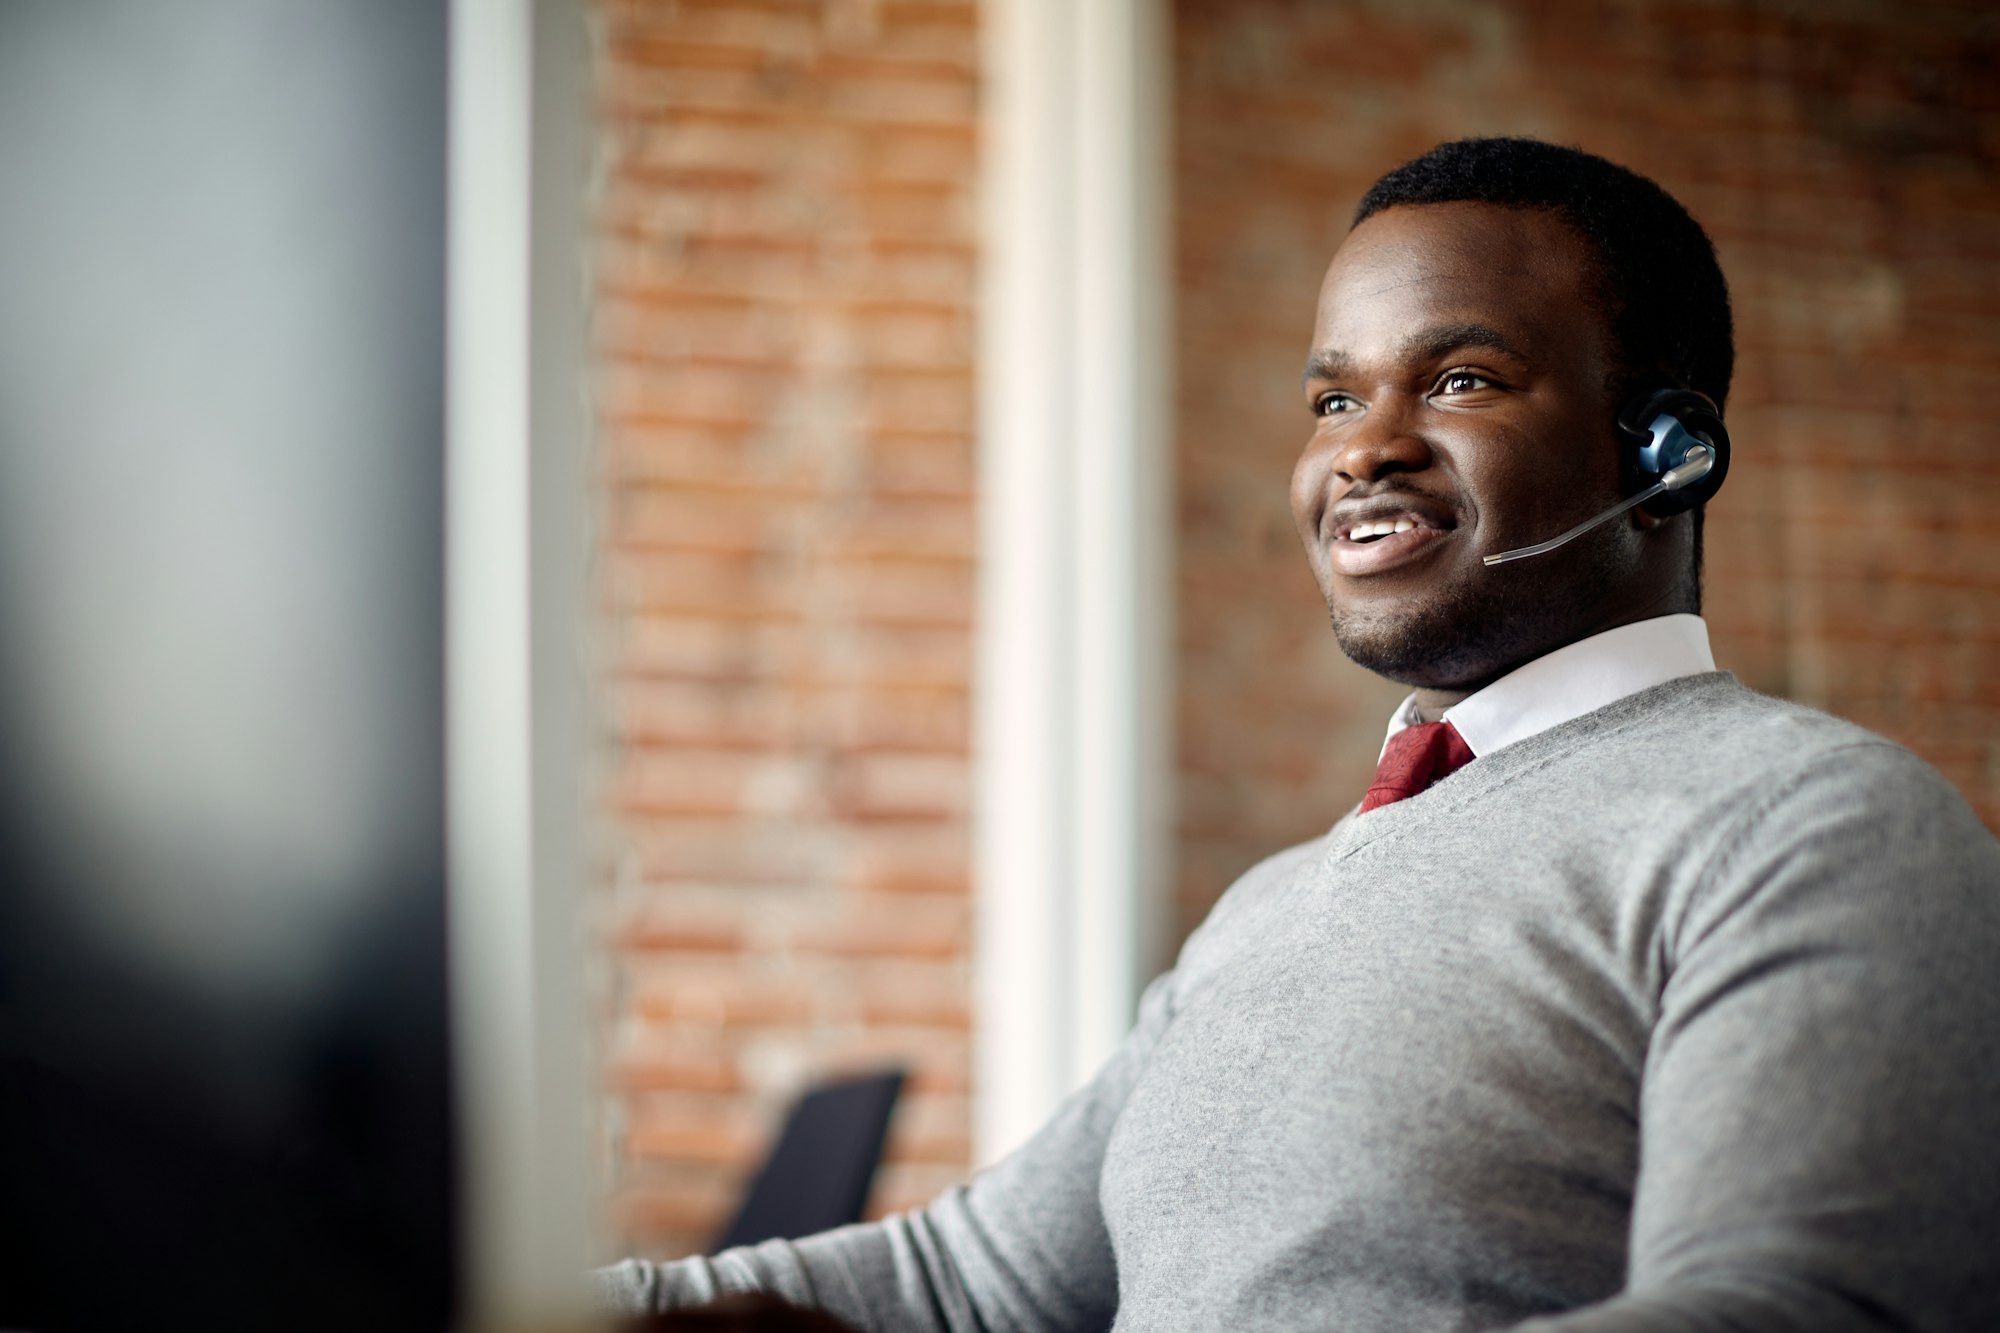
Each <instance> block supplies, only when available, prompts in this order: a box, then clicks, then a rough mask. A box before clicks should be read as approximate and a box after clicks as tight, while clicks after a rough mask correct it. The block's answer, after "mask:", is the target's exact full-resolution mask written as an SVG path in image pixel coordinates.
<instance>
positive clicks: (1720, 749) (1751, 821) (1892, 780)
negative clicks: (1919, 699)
mask: <svg viewBox="0 0 2000 1333" xmlns="http://www.w3.org/2000/svg"><path fill="white" fill-rule="evenodd" d="M1680 698H1681V706H1677V707H1671V708H1667V709H1655V710H1654V711H1653V713H1652V715H1651V717H1650V718H1649V719H1648V725H1647V726H1646V727H1645V729H1644V730H1645V733H1646V741H1647V748H1648V758H1647V760H1646V763H1647V764H1648V766H1649V767H1650V768H1651V769H1652V771H1654V772H1656V773H1659V774H1661V775H1662V782H1663V785H1667V784H1671V785H1674V786H1677V787H1679V788H1680V789H1681V790H1683V791H1687V790H1689V789H1690V788H1694V789H1699V790H1701V791H1702V792H1703V793H1704V794H1705V796H1706V797H1707V799H1706V800H1702V801H1699V802H1697V803H1696V804H1697V805H1698V806H1699V807H1701V809H1700V814H1701V817H1702V818H1704V819H1706V820H1713V821H1715V822H1716V823H1717V824H1718V825H1719V826H1720V828H1722V829H1729V830H1733V831H1734V832H1735V834H1736V835H1737V836H1738V837H1739V838H1753V839H1755V840H1758V841H1764V840H1766V839H1769V838H1771V837H1774V836H1781V837H1783V838H1784V840H1787V841H1800V840H1803V841H1806V842H1811V841H1817V840H1822V839H1825V838H1826V837H1828V836H1829V834H1830V833H1831V832H1832V830H1833V829H1834V828H1835V827H1841V828H1847V829H1859V828H1864V827H1865V828H1872V829H1874V830H1876V831H1877V835H1878V836H1879V837H1880V838H1881V839H1882V840H1884V841H1885V842H1887V843H1896V844H1904V845H1909V846H1913V847H1918V848H1921V849H1922V850H1923V853H1924V856H1925V857H1926V858H1930V857H1934V856H1936V855H1938V854H1941V853H1944V852H1946V851H1947V850H1948V849H1949V848H1951V847H1953V846H1956V847H1958V848H1961V849H1969V850H1974V851H1975V852H1976V854H1977V855H1978V856H1980V857H1982V858H1984V857H1988V855H1989V854H1990V853H1991V852H1993V851H1994V850H1995V845H1994V839H1993V835H1992V834H1991V833H1990V832H1988V831H1987V830H1986V828H1985V827H1984V826H1983V825H1982V824H1981V823H1980V821H1979V819H1978V816H1977V815H1976V814H1974V812H1973V811H1972V809H1971V807H1970V806H1969V805H1968V804H1967V803H1966V801H1965V799H1964V797H1963V796H1962V795H1961V794H1960V793H1959V791H1958V790H1957V788H1955V787H1954V786H1953V785H1952V784H1951V783H1950V782H1949V781H1948V780H1947V779H1946V778H1945V777H1944V775H1943V774H1941V773H1939V772H1938V771H1937V769H1935V768H1934V767H1932V766H1931V765H1930V764H1929V763H1927V762H1926V761H1925V760H1924V759H1923V758H1922V757H1921V756H1919V755H1917V754H1916V753H1914V752H1913V751H1911V750H1909V749H1908V748H1906V747H1905V746H1903V745H1901V744H1899V743H1897V742H1896V741H1894V740H1891V739H1890V738H1888V737H1886V736H1883V735H1881V734H1879V733H1877V732H1873V731H1870V730H1868V729H1867V728H1866V727H1863V726H1860V725H1858V724H1856V723H1854V722H1850V721H1848V720H1847V719H1845V718H1840V717H1835V716H1833V715H1832V714H1830V713H1827V712H1824V711H1822V710H1820V709H1817V708H1813V707H1811V706H1809V705H1806V704H1802V703H1798V702H1796V701H1793V700H1789V699H1780V698H1774V697H1772V696H1770V695H1765V694H1760V693H1757V692H1756V691H1754V690H1751V689H1748V688H1747V687H1745V686H1743V685H1742V684H1740V683H1739V682H1737V681H1736V679H1735V678H1734V677H1733V676H1730V675H1728V674H1726V673H1720V672H1718V673H1716V674H1715V675H1714V676H1712V677H1700V678H1695V679H1693V680H1691V681H1689V682H1687V683H1686V684H1685V685H1684V686H1683V689H1682V691H1681V694H1680ZM1667 774H1672V777H1667V776H1666V775H1667Z"/></svg>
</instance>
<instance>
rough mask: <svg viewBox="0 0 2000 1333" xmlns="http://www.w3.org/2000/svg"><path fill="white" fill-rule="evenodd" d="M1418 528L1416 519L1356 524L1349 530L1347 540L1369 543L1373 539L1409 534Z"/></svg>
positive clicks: (1396, 519) (1382, 520) (1395, 519)
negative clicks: (1403, 533) (1402, 533)
mask: <svg viewBox="0 0 2000 1333" xmlns="http://www.w3.org/2000/svg"><path fill="white" fill-rule="evenodd" d="M1416 526H1417V524H1416V521H1415V520H1414V519H1408V518H1385V519H1378V520H1376V521H1374V522H1371V523H1356V524H1355V525H1354V526H1353V527H1351V528H1349V529H1348V530H1347V540H1349V541H1351V542H1360V541H1367V540H1368V539H1369V538H1371V537H1387V536H1389V535H1390V534H1392V533H1397V532H1408V531H1410V530H1411V529H1413V528H1415V527H1416Z"/></svg>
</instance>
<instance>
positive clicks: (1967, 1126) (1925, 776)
mask: <svg viewBox="0 0 2000 1333" xmlns="http://www.w3.org/2000/svg"><path fill="white" fill-rule="evenodd" d="M1669 934H1670V938H1669V940H1668V941H1667V945H1666V948H1667V953H1668V964H1669V968H1670V971H1669V974H1668V980H1667V982H1666V985H1665V987H1664V989H1663V991H1662V994H1661V999H1660V1006H1661V1007H1660V1015H1659V1022H1658V1025H1657V1027H1656V1029H1655V1033H1654V1038H1653V1042H1652V1046H1651V1048H1650V1051H1649V1054H1648V1057H1647V1062H1646V1066H1645V1070H1644V1075H1643V1086H1642V1093H1641V1100H1640V1170H1639V1178H1638V1184H1637V1192H1636V1196H1635V1200H1634V1206H1633V1218H1632V1235H1631V1251H1630V1260H1629V1269H1628V1275H1627V1286H1626V1290H1625V1293H1624V1294H1623V1295H1622V1296H1621V1297H1619V1298H1617V1299H1614V1300H1611V1301H1608V1302H1606V1303H1603V1304H1600V1305H1596V1306H1592V1307H1590V1308H1588V1309H1584V1310H1579V1311H1575V1312H1572V1313H1570V1314H1567V1315H1564V1316H1560V1317H1555V1318H1549V1319H1544V1320H1537V1321H1534V1322H1532V1323H1529V1324H1526V1325H1522V1326H1521V1333H1527V1330H1534V1331H1535V1333H1707V1331H1709V1330H1715V1331H1716V1333H1720V1331H1721V1330H1741V1329H1757V1330H1760V1331H1763V1330H1773V1331H1776V1330H1800V1333H1806V1331H1808V1330H1810V1331H1811V1333H1838V1331H1839V1330H1864V1329H1865V1330H1875V1329H1880V1330H1887V1329H1924V1330H1947V1329H1969V1328H2000V1135H1996V1134H1995V1131H1994V1127H1995V1123H1996V1122H1995V1119H1994V1115H1995V1107H1996V1106H2000V985H1996V983H1995V976H1996V971H1995V969H1996V966H2000V963H1996V959H2000V845H1996V843H1995V842H1994V840H1993V838H1992V837H1991V836H1990V835H1989V834H1988V833H1987V832H1986V831H1985V829H1983V828H1982V827H1980V825H1979V823H1978V821H1977V819H1976V818H1975V817H1974V816H1973V814H1972V812H1971V811H1970V810H1969V809H1968V808H1967V807H1966V805H1965V804H1964V802H1963V801H1962V800H1960V799H1959V797H1958V795H1957V794H1956V793H1955V792H1953V791H1952V790H1951V789H1950V788H1949V787H1948V786H1947V785H1946V784H1945V783H1944V781H1943V779H1942V778H1940V777H1939V776H1938V775H1937V774H1935V773H1934V772H1932V771H1931V770H1930V769H1929V768H1928V767H1927V766H1925V765H1923V764H1922V763H1921V762H1919V761H1918V760H1916V759H1915V758H1914V757H1913V756H1910V755H1908V754H1907V753H1905V752H1903V751H1901V750H1899V749H1896V748H1895V747H1892V746H1889V745H1886V744H1879V743H1878V744H1868V745H1862V746H1855V747H1852V748H1850V749H1847V750H1845V751H1843V752H1841V753H1839V754H1837V755H1834V756H1832V757H1831V762H1829V761H1828V757H1827V756H1824V755H1823V756H1821V758H1820V762H1819V763H1817V764H1815V765H1814V768H1813V770H1812V772H1811V773H1809V774H1803V775H1799V776H1797V777H1795V778H1794V779H1793V780H1792V781H1791V782H1789V783H1787V784H1786V785H1785V786H1784V787H1783V788H1782V789H1781V790H1778V791H1775V792H1773V793H1770V794H1769V795H1768V796H1767V797H1766V798H1765V799H1764V800H1762V801H1761V802H1759V803H1758V804H1757V805H1756V806H1754V807H1753V808H1751V809H1749V810H1747V811H1745V812H1744V814H1743V815H1742V816H1741V817H1740V818H1739V819H1738V820H1737V821H1736V827H1735V828H1734V829H1733V830H1732V831H1731V832H1730V833H1729V834H1728V836H1727V837H1726V839H1725V840H1724V841H1723V843H1722V844H1721V850H1720V852H1719V854H1718V855H1716V856H1715V857H1714V858H1713V859H1712V860H1711V861H1710V863H1709V865H1708V866H1707V867H1706V873H1705V875H1704V876H1703V881H1702V884H1701V886H1700V888H1699V889H1698V890H1697V891H1696V892H1695V893H1694V894H1693V895H1692V896H1691V898H1690V900H1689V907H1688V909H1687V911H1686V912H1685V914H1684V915H1683V916H1682V918H1681V920H1680V922H1679V928H1678V930H1677V931H1670V932H1669Z"/></svg>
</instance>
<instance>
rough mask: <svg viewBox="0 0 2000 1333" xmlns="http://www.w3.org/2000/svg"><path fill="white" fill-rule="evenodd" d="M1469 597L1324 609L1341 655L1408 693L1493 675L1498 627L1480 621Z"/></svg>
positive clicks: (1460, 684) (1477, 608) (1479, 609)
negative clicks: (1382, 606)
mask: <svg viewBox="0 0 2000 1333" xmlns="http://www.w3.org/2000/svg"><path fill="white" fill-rule="evenodd" d="M1471 601H1473V599H1453V598H1441V599H1437V600H1434V601H1431V602H1428V603H1424V604H1420V605H1411V604H1410V603H1407V602H1403V603H1398V604H1397V605H1395V606H1393V607H1385V608H1380V609H1370V610H1366V611H1361V610H1355V609H1343V608H1341V607H1338V606H1335V607H1331V608H1329V609H1330V610H1331V612H1332V616H1333V636H1334V638H1335V640H1336V641H1338V642H1339V644H1340V651H1341V652H1343V653H1345V654H1347V656H1348V659H1349V660H1350V661H1352V662H1353V663H1354V664H1355V665H1356V666H1360V667H1364V668H1366V669H1367V670H1369V671H1372V672H1374V673H1375V674H1376V675H1378V676H1384V677H1386V678H1388V679H1390V680H1393V681H1397V682H1398V683H1400V684H1404V685H1408V686H1410V687H1411V688H1413V689H1462V688H1467V687H1470V686H1473V685H1476V684H1477V683H1478V682H1480V681H1481V680H1484V679H1486V678H1488V677H1490V676H1491V674H1492V670H1491V667H1492V659H1493V657H1494V655H1495V651H1494V650H1495V649H1496V648H1500V647H1502V645H1500V644H1498V643H1496V642H1495V639H1496V638H1497V637H1499V636H1498V635H1496V633H1495V630H1496V629H1498V628H1499V627H1497V626H1494V625H1490V624H1486V623H1483V622H1484V620H1485V619H1486V617H1484V616H1482V614H1481V612H1482V610H1484V609H1485V608H1482V607H1480V606H1478V605H1477V604H1476V602H1475V603H1474V604H1472V605H1463V604H1458V603H1461V602H1471Z"/></svg>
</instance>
